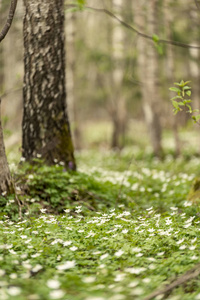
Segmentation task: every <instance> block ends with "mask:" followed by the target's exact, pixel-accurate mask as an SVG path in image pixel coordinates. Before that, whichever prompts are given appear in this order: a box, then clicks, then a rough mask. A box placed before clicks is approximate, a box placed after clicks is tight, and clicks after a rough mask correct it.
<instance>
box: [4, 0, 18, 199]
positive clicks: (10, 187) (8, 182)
mask: <svg viewBox="0 0 200 300" xmlns="http://www.w3.org/2000/svg"><path fill="white" fill-rule="evenodd" d="M16 6H17V0H11V3H10V10H9V14H8V17H7V20H6V23H5V25H4V27H3V29H2V30H1V31H0V42H2V40H3V39H4V38H5V37H6V35H7V33H8V31H9V29H10V26H11V24H12V21H13V17H14V14H15V9H16ZM14 192H15V189H14V184H13V182H12V179H11V175H10V170H9V167H8V162H7V157H6V152H5V146H4V139H3V128H2V125H1V99H0V194H3V195H4V194H13V193H14Z"/></svg>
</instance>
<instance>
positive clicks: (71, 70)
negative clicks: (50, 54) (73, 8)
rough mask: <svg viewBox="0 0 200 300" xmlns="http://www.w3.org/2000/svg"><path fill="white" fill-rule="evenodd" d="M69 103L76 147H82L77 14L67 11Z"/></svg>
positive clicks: (78, 148)
mask: <svg viewBox="0 0 200 300" xmlns="http://www.w3.org/2000/svg"><path fill="white" fill-rule="evenodd" d="M66 17H67V26H66V31H67V103H68V110H69V116H70V123H71V124H72V136H73V138H74V145H75V149H77V150H80V149H81V131H80V127H79V124H78V113H77V96H76V49H75V38H76V14H75V13H73V12H67V15H66Z"/></svg>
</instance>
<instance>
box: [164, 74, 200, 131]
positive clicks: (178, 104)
mask: <svg viewBox="0 0 200 300" xmlns="http://www.w3.org/2000/svg"><path fill="white" fill-rule="evenodd" d="M188 83H190V81H183V80H181V81H180V82H179V83H178V82H175V83H174V85H176V87H170V88H169V89H170V91H172V92H175V93H176V96H175V97H173V98H171V99H170V100H171V101H172V105H173V107H174V109H173V111H174V114H175V115H176V114H177V113H178V112H180V111H183V110H184V111H185V112H186V113H189V114H190V115H191V118H192V119H193V121H194V122H195V123H197V124H198V125H200V122H199V120H200V114H197V115H194V114H195V113H199V109H192V107H191V103H192V100H191V99H190V96H191V93H192V92H191V87H190V86H188Z"/></svg>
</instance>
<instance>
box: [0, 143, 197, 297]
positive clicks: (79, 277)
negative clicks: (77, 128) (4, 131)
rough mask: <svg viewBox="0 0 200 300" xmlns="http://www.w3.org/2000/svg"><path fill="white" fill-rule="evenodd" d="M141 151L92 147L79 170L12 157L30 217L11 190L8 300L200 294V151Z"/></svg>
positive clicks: (3, 222)
mask: <svg viewBox="0 0 200 300" xmlns="http://www.w3.org/2000/svg"><path fill="white" fill-rule="evenodd" d="M133 150H134V149H133V148H132V149H125V150H124V151H122V152H121V153H116V152H106V153H105V152H104V153H101V152H96V151H82V152H81V153H79V154H77V160H78V165H79V172H77V173H72V174H69V173H66V172H65V171H64V170H63V167H62V165H60V164H59V163H56V164H55V166H53V167H47V166H44V165H43V163H42V162H41V161H39V160H38V164H37V165H35V166H30V165H28V164H26V163H24V164H23V165H22V166H20V167H19V166H16V165H15V164H14V163H12V164H11V168H12V169H13V173H14V174H15V181H16V186H17V190H18V193H19V195H18V200H21V203H22V204H21V217H20V216H19V215H18V206H17V205H16V203H15V200H14V199H13V198H9V200H7V199H5V198H1V213H0V287H1V289H0V299H1V300H4V299H5V300H11V299H15V300H40V299H41V300H49V299H63V300H107V299H108V300H126V299H127V300H128V299H136V300H145V299H146V300H147V299H157V300H159V299H171V300H178V299H181V300H182V299H183V300H186V299H188V300H192V299H194V300H197V299H200V281H199V277H198V274H199V273H200V269H199V268H200V267H199V265H198V264H199V263H200V254H199V253H200V252H199V251H200V208H199V205H198V201H196V202H195V203H193V202H191V201H189V200H188V194H189V192H190V190H191V187H192V183H193V182H194V178H195V177H198V176H200V168H199V164H200V158H199V157H198V156H196V155H194V154H192V153H191V152H190V153H188V152H186V153H184V155H183V156H182V157H180V158H178V159H176V160H175V159H174V158H173V156H172V154H170V153H168V154H167V155H166V157H165V159H164V160H163V161H159V160H158V159H155V158H153V157H152V155H151V153H150V152H142V151H140V150H138V149H137V148H135V150H134V151H133ZM194 266H197V268H196V269H194V270H192V271H191V272H190V273H189V274H187V275H186V276H185V273H186V272H187V271H189V270H191V269H192V268H193V267H194ZM183 275H184V276H183ZM181 276H183V277H181ZM177 279H178V281H177ZM171 283H172V284H171ZM170 284H171V285H170ZM166 285H168V287H167V288H166ZM163 289H164V290H163ZM157 290H158V292H157V293H155V294H152V293H153V292H154V291H157ZM151 294H152V295H151ZM149 295H150V296H149Z"/></svg>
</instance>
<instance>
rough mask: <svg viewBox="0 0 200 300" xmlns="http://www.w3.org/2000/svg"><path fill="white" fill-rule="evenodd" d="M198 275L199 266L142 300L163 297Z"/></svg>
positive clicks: (199, 271)
mask: <svg viewBox="0 0 200 300" xmlns="http://www.w3.org/2000/svg"><path fill="white" fill-rule="evenodd" d="M199 275H200V264H198V265H196V266H194V267H193V268H192V269H190V270H189V271H187V272H186V273H185V274H183V275H182V276H180V277H179V278H178V279H176V280H173V281H172V282H171V283H170V284H168V285H166V286H165V287H163V288H162V289H157V290H155V291H153V292H152V293H151V294H150V295H148V296H147V297H145V298H144V299H143V300H151V299H153V298H154V297H156V296H158V295H165V294H166V293H168V292H171V291H172V290H173V289H174V288H176V287H178V286H179V285H181V284H183V283H185V282H187V281H189V280H191V279H193V278H195V277H198V276H199Z"/></svg>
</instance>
